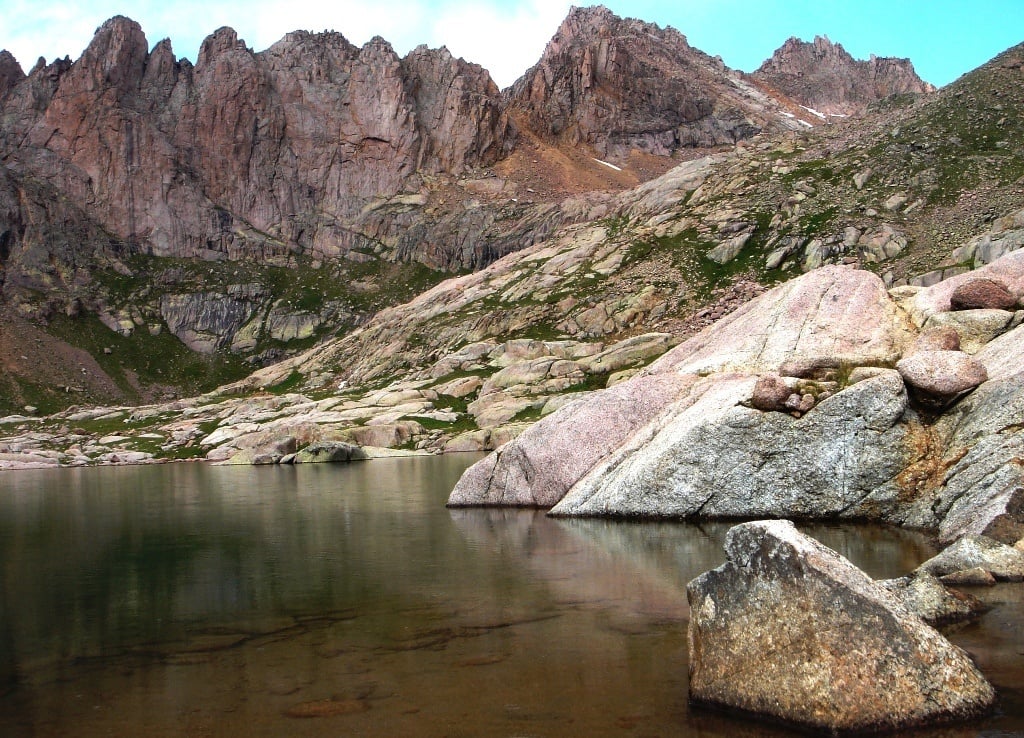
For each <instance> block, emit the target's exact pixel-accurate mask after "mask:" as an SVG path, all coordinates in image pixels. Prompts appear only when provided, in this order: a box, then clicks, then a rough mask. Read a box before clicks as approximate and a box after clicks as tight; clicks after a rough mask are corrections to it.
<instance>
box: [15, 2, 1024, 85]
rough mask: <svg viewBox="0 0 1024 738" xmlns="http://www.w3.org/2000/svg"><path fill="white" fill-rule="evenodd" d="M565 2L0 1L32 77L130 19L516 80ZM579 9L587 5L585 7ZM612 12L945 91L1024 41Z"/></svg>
mask: <svg viewBox="0 0 1024 738" xmlns="http://www.w3.org/2000/svg"><path fill="white" fill-rule="evenodd" d="M571 4H572V3H571V2H563V1H562V0H477V1H475V2H473V1H470V0H334V2H329V3H327V2H322V0H319V1H317V2H307V1H306V0H291V1H290V2H280V0H223V1H219V0H175V1H174V2H168V1H167V0H160V2H151V1H150V0H134V1H133V2H130V3H129V2H126V1H125V0H77V1H70V0H48V2H45V3H41V2H39V1H38V0H0V48H6V49H8V50H9V51H11V52H12V53H13V54H14V55H15V57H16V58H17V59H18V61H19V62H21V64H22V66H23V67H25V68H26V69H27V68H29V67H31V66H32V65H33V64H34V63H35V60H36V59H37V58H38V57H39V56H44V57H46V59H47V61H52V60H53V59H54V58H57V57H63V56H65V55H69V56H71V58H72V59H75V58H77V57H78V56H79V55H80V54H81V52H82V50H83V49H84V48H85V46H86V45H87V44H88V43H89V40H90V39H91V38H92V34H93V32H94V31H95V29H96V27H97V26H99V25H100V24H101V23H102V22H103V21H104V20H106V19H107V18H109V17H111V16H113V15H117V14H121V15H127V16H129V17H132V18H134V19H135V20H137V21H139V22H140V23H141V24H142V28H143V30H144V31H145V32H146V37H147V39H148V40H149V42H150V45H151V46H152V45H153V44H155V43H156V42H157V41H159V40H160V39H162V38H164V37H169V38H170V39H171V40H172V42H173V45H174V49H175V52H176V53H177V54H178V56H185V57H188V58H190V59H192V60H193V61H194V60H195V56H196V52H197V50H198V48H199V44H200V43H201V42H202V39H203V38H204V37H205V36H206V35H208V34H209V33H211V32H212V31H214V30H215V29H217V28H219V27H220V26H224V25H229V26H231V27H233V28H234V29H235V30H236V31H238V34H239V36H240V37H241V38H243V39H245V41H246V43H248V45H249V46H251V47H253V48H254V49H256V50H262V49H265V48H266V47H267V46H269V45H271V44H272V43H274V42H275V41H277V40H278V39H279V38H281V37H282V36H283V35H284V34H285V33H287V32H288V31H292V30H296V29H304V30H310V31H322V30H325V29H331V30H335V31H340V32H341V33H343V34H344V35H345V36H346V37H347V38H348V39H349V40H350V41H352V42H354V43H357V44H361V43H364V42H366V41H367V40H369V39H370V38H371V37H372V36H374V35H380V36H383V37H384V38H386V39H387V40H388V41H390V42H391V43H392V44H393V45H394V46H395V48H396V50H397V51H398V52H399V53H403V54H404V53H405V52H406V51H408V50H409V49H411V48H413V47H414V46H416V45H418V44H420V43H426V44H427V45H429V46H441V45H447V46H448V48H449V49H450V50H451V51H452V53H454V54H455V55H457V56H462V57H464V58H466V59H468V60H469V61H474V62H477V63H479V64H481V65H483V66H484V67H486V68H487V69H489V70H490V71H491V74H492V76H494V78H495V81H496V82H497V83H498V84H499V86H502V87H505V86H507V85H509V84H511V83H512V82H513V81H514V80H515V79H516V78H517V77H518V76H519V75H520V74H522V72H524V71H525V70H526V69H527V68H528V67H529V66H530V65H531V64H533V63H534V62H535V61H536V60H537V59H538V58H539V56H540V54H541V52H542V51H543V49H544V44H545V43H546V42H547V41H548V39H549V38H550V37H551V36H552V35H553V34H554V32H555V29H556V28H557V27H558V24H559V22H560V21H561V20H562V18H564V17H565V15H566V13H567V12H568V10H569V7H570V5H571ZM577 4H582V3H580V0H577ZM605 4H606V5H607V6H608V7H609V8H611V9H612V10H613V11H615V12H616V13H617V14H619V15H622V16H629V17H634V18H641V19H643V20H646V21H650V22H653V23H657V24H659V25H661V26H666V25H671V26H674V27H675V28H677V29H678V30H680V31H681V32H682V33H683V34H685V35H686V37H687V39H688V40H689V42H690V44H691V45H692V46H695V47H697V48H699V49H701V50H703V51H705V52H707V53H709V54H712V55H716V54H717V55H720V56H721V57H722V58H723V59H724V61H725V63H726V64H728V65H729V66H731V67H734V68H737V69H742V70H744V71H750V70H752V69H754V68H756V67H757V66H758V65H759V64H760V63H761V62H762V61H763V60H764V59H766V58H767V57H769V56H770V55H771V53H772V51H774V50H775V49H776V48H778V47H779V46H780V45H781V44H782V42H783V41H785V40H786V39H787V38H788V37H789V36H798V37H800V38H803V39H805V40H811V39H812V38H813V37H814V36H815V35H827V36H828V37H829V38H830V39H832V41H836V42H839V43H842V44H843V46H844V47H845V48H846V49H847V51H849V52H850V53H851V54H853V55H854V56H855V57H857V58H867V56H868V55H869V54H871V53H874V54H878V55H879V56H901V57H909V58H910V59H911V60H912V61H913V62H914V66H915V68H916V69H917V71H918V74H920V75H921V76H922V77H923V78H925V79H926V80H928V81H929V82H932V83H934V84H937V85H940V86H941V85H944V84H947V83H949V82H951V81H952V80H954V79H956V78H957V77H958V76H960V75H961V74H963V73H965V72H968V71H970V70H971V69H973V68H974V67H977V66H978V65H980V64H982V63H984V62H985V61H987V60H988V59H990V58H991V57H992V56H994V55H995V54H997V53H999V52H1000V51H1002V50H1004V49H1006V48H1008V47H1009V46H1013V45H1014V44H1017V43H1020V42H1022V41H1024V0H975V1H974V2H966V0H855V1H846V2H843V1H841V0H671V1H665V0H633V1H631V2H618V1H616V0H606V1H605Z"/></svg>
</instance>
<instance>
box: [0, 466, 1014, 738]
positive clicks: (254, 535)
mask: <svg viewBox="0 0 1024 738" xmlns="http://www.w3.org/2000/svg"><path fill="white" fill-rule="evenodd" d="M475 458H476V457H473V456H461V457H460V456H449V457H436V458H414V459H401V460H388V461H373V462H368V463H361V464H352V465H306V466H301V467H286V468H273V467H209V466H205V465H199V464H176V465H166V466H151V467H134V468H111V469H84V470H57V471H40V472H18V473H14V472H8V473H4V474H3V475H0V695H2V696H0V736H5V737H6V736H33V737H38V736H121V735H125V736H134V735H140V736H306V735H309V736H324V735H328V736H356V735H365V736H407V735H416V736H583V735H588V736H597V735H610V736H612V735H613V736H648V737H649V736H707V737H709V738H710V737H712V736H747V735H749V736H754V735H768V736H782V735H788V734H787V733H786V732H784V731H781V730H779V729H775V728H769V727H765V726H760V725H756V724H752V723H747V722H742V721H738V720H734V719H731V718H729V717H728V716H722V715H717V714H709V713H705V712H702V711H697V710H693V709H691V708H690V707H688V705H687V701H686V691H687V681H686V680H687V676H686V671H687V662H686V624H687V617H688V613H687V609H686V603H685V593H684V587H685V584H686V582H687V581H689V580H690V579H691V578H693V577H694V576H696V575H697V574H699V573H701V572H703V571H705V570H707V569H709V568H712V567H714V566H717V565H718V564H720V563H721V562H722V560H723V554H722V550H721V541H722V539H723V537H724V534H725V531H726V530H727V529H728V525H724V524H715V525H705V526H694V525H684V524H672V523H650V524H637V523H621V522H609V521H594V520H590V521H572V520H550V519H548V518H546V517H544V515H543V514H542V513H539V512H533V511H510V510H459V511H450V510H447V509H445V507H444V501H445V499H446V497H447V494H448V492H449V490H450V489H451V488H452V486H453V485H454V484H455V481H456V480H457V479H458V477H459V475H460V474H461V472H462V470H463V469H464V468H465V467H466V466H468V464H469V463H471V462H472V461H473V460H475ZM808 532H810V533H812V534H813V535H815V536H817V537H818V538H820V539H821V540H823V541H824V542H825V543H826V544H827V545H829V546H832V547H833V548H835V549H837V550H838V551H840V552H841V553H843V554H844V555H845V556H847V557H849V558H850V559H852V560H853V561H854V562H855V563H857V564H858V565H860V566H862V567H863V568H865V569H866V570H867V571H868V572H869V573H870V574H872V575H873V576H876V577H883V576H895V575H899V574H903V573H906V572H908V571H909V570H910V569H912V568H913V567H914V566H916V565H917V564H918V563H919V562H920V561H922V560H923V559H925V558H927V557H928V556H929V555H930V554H931V553H932V551H931V549H930V548H929V547H928V545H927V542H926V541H925V540H924V539H923V538H921V537H919V536H916V535H914V534H910V533H903V532H899V531H892V530H881V529H876V528H853V527H838V526H834V527H829V526H816V527H812V528H810V529H808ZM1021 589H1022V587H1020V586H1010V585H1006V586H1001V587H996V588H994V589H990V590H984V591H982V592H980V593H978V594H980V596H982V597H983V598H985V599H987V600H989V601H990V602H992V603H993V604H994V609H993V610H992V611H991V612H990V613H989V614H988V615H986V616H985V618H984V619H983V620H982V621H981V622H980V623H977V624H972V625H969V626H964V627H961V628H960V629H958V630H954V631H950V633H949V634H950V636H951V637H952V638H953V639H954V640H955V641H956V642H957V643H959V644H960V645H963V646H964V647H966V648H968V649H969V650H970V651H971V652H972V653H973V654H974V655H975V657H976V658H977V659H978V661H979V663H980V665H981V667H982V669H983V670H984V671H985V673H986V675H987V676H988V677H989V678H990V679H991V680H992V681H993V682H994V683H995V684H996V685H997V687H998V688H999V689H1000V692H1001V694H1002V698H1003V699H1002V708H1001V712H1000V713H999V714H997V715H996V716H995V717H993V718H991V719H989V720H987V721H984V722H983V723H980V724H977V725H972V726H969V727H966V728H960V729H955V730H946V731H943V733H942V735H949V736H964V737H965V738H966V736H981V735H987V736H999V735H1003V736H1005V735H1024V704H1022V703H1024V700H1022V691H1021V684H1022V681H1024V667H1022V664H1024V653H1022V652H1024V612H1022V611H1024V607H1022V602H1021V593H1020V592H1021ZM928 735H936V733H935V732H931V733H929V734H928Z"/></svg>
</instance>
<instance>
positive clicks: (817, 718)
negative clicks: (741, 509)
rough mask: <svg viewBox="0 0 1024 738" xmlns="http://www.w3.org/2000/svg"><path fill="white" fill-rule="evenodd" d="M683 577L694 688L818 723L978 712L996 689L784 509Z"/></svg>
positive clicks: (891, 723)
mask: <svg viewBox="0 0 1024 738" xmlns="http://www.w3.org/2000/svg"><path fill="white" fill-rule="evenodd" d="M725 551H726V554H727V556H728V561H727V562H726V563H725V564H724V565H722V566H721V567H719V568H717V569H715V570H713V571H710V572H707V573H706V574H703V575H701V576H700V577H698V578H696V579H694V580H693V581H692V582H690V584H689V585H688V586H687V596H688V599H689V603H690V612H691V619H690V627H689V639H690V698H691V699H692V700H694V701H696V702H699V703H705V704H712V705H719V706H725V707H730V708H739V709H742V710H746V711H749V712H753V713H757V714H762V715H770V716H772V717H775V718H778V719H781V720H785V721H788V722H792V723H796V724H798V725H801V726H805V727H809V728H814V729H818V730H830V731H853V730H857V731H861V730H862V731H874V730H885V729H895V728H904V727H913V726H921V725H927V724H932V723H936V722H948V721H950V720H956V719H965V718H970V717H974V716H976V715H978V714H980V713H982V712H984V711H986V710H988V709H989V708H990V707H991V706H992V704H993V702H994V701H995V691H994V690H993V689H992V686H991V685H990V684H989V683H988V682H987V681H986V680H985V678H984V677H983V676H982V675H981V673H980V672H979V671H978V669H977V668H976V667H975V666H974V664H973V663H972V661H971V659H970V657H969V656H968V655H967V654H966V653H965V652H964V651H962V650H961V649H959V648H957V647H956V646H954V645H952V644H951V643H949V641H947V640H946V639H945V638H943V637H942V636H941V635H940V634H939V633H938V632H937V631H935V630H934V629H932V628H931V627H930V626H928V625H926V624H925V623H924V622H922V621H921V620H920V619H919V618H918V617H917V616H916V615H913V614H911V613H910V612H909V611H908V610H906V609H905V608H904V607H903V606H902V605H901V604H900V603H899V602H898V601H897V600H896V599H895V598H894V597H893V596H892V595H891V594H890V593H889V592H888V591H886V590H885V589H884V588H883V587H881V586H880V585H878V584H876V583H875V582H873V581H872V580H871V579H870V578H869V577H868V576H867V575H865V574H864V573H863V572H861V571H860V570H858V569H857V568H856V567H854V566H853V565H852V564H851V563H850V562H849V561H847V560H846V559H844V558H843V557H841V556H839V555H838V554H837V553H835V552H834V551H832V550H830V549H828V548H825V547H824V546H822V545H821V544H820V543H818V542H816V541H814V540H813V539H811V538H808V537H807V536H805V535H803V534H801V533H799V532H798V531H797V530H796V528H794V526H793V524H792V523H790V522H788V521H760V522H754V523H746V524H743V525H738V526H736V527H735V528H733V529H731V530H730V531H729V533H728V535H727V536H726V543H725Z"/></svg>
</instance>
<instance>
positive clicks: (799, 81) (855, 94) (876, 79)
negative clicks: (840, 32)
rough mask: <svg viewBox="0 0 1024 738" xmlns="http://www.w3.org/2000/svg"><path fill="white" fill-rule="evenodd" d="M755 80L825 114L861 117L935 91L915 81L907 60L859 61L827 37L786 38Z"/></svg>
mask: <svg viewBox="0 0 1024 738" xmlns="http://www.w3.org/2000/svg"><path fill="white" fill-rule="evenodd" d="M751 76H752V77H753V78H754V79H756V80H758V81H760V82H764V83H767V84H768V85H770V86H771V87H773V88H775V89H777V90H779V91H781V92H783V93H784V94H786V95H788V96H789V97H791V98H792V99H794V100H796V101H797V102H799V103H800V104H801V105H804V106H806V107H810V108H814V109H815V110H818V111H821V112H822V113H824V114H826V115H851V114H858V113H862V112H864V110H866V109H867V106H868V105H870V104H871V103H873V102H875V101H877V100H880V99H882V98H885V97H889V96H891V95H898V94H905V93H915V94H921V93H926V92H931V91H933V90H934V89H935V88H934V87H933V86H932V85H930V84H928V83H927V82H925V81H924V80H922V79H921V78H920V77H918V76H917V73H916V72H915V71H914V65H913V64H911V63H910V60H909V59H899V58H895V57H879V56H875V55H874V54H872V55H871V57H870V58H869V59H868V60H866V61H862V60H857V59H854V58H853V57H852V56H851V55H850V53H849V52H847V51H846V49H844V48H843V46H842V44H839V43H835V42H833V41H831V40H830V39H829V38H828V36H815V37H814V41H811V42H807V41H802V40H800V39H798V38H796V37H795V36H792V37H790V38H788V39H787V40H786V42H785V43H784V44H782V46H780V47H779V48H778V49H777V50H776V51H775V53H774V54H772V56H771V58H769V59H767V60H766V61H765V62H764V64H762V65H761V66H760V67H759V68H758V69H757V71H755V72H754V73H753V75H751Z"/></svg>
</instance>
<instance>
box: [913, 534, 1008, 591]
mask: <svg viewBox="0 0 1024 738" xmlns="http://www.w3.org/2000/svg"><path fill="white" fill-rule="evenodd" d="M918 568H919V569H920V571H923V572H927V573H929V574H933V575H935V576H945V575H947V574H956V573H958V572H964V571H970V570H972V569H981V570H983V571H986V572H988V573H989V574H991V575H992V576H993V577H994V578H995V579H996V580H998V581H1004V582H1006V581H1008V582H1020V581H1024V552H1021V551H1019V550H1017V549H1016V548H1014V547H1013V546H1007V545H1006V544H1004V543H1000V542H999V541H996V540H993V539H991V538H989V537H987V536H964V537H963V538H961V539H959V540H958V541H957V542H956V543H954V544H953V545H951V546H949V547H948V548H946V549H945V550H943V551H942V552H941V553H939V554H938V555H936V556H934V557H932V558H930V559H928V560H927V561H926V562H924V563H923V564H921V566H920V567H918Z"/></svg>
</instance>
